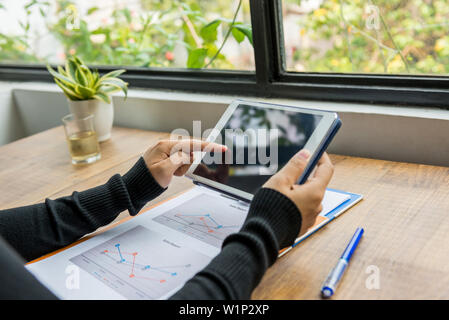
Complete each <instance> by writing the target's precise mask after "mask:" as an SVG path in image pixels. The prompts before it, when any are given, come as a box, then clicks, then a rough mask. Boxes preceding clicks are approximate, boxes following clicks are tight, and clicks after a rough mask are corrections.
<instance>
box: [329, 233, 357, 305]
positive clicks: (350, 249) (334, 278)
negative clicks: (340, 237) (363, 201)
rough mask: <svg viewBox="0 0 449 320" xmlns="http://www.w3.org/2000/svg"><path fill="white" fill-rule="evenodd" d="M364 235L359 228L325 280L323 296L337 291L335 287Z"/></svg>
mask: <svg viewBox="0 0 449 320" xmlns="http://www.w3.org/2000/svg"><path fill="white" fill-rule="evenodd" d="M362 235H363V228H357V230H356V231H355V233H354V235H353V236H352V239H351V241H350V242H349V244H348V246H347V247H346V249H345V251H344V252H343V254H342V255H341V257H340V260H338V262H337V265H336V266H335V268H333V269H332V271H331V272H330V273H329V275H328V276H327V279H326V281H324V284H323V287H322V288H321V296H322V297H323V298H330V297H332V295H333V294H334V293H335V289H336V288H337V286H338V283H339V282H340V279H341V277H342V276H343V273H344V272H345V270H346V267H347V266H348V263H349V260H351V256H352V254H353V253H354V251H355V248H357V245H358V244H359V241H360V238H362Z"/></svg>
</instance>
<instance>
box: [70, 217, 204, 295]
mask: <svg viewBox="0 0 449 320" xmlns="http://www.w3.org/2000/svg"><path fill="white" fill-rule="evenodd" d="M70 261H71V262H72V263H74V264H76V265H78V266H79V267H80V268H81V269H83V270H84V271H86V272H87V273H89V274H90V275H92V276H93V277H95V279H97V280H98V281H101V282H103V283H104V284H105V285H107V286H109V287H110V288H111V289H112V290H114V291H116V292H117V293H118V294H120V295H121V296H123V297H125V298H128V299H159V298H161V297H163V296H164V295H166V294H168V293H169V292H170V291H172V290H174V289H175V288H177V287H179V286H180V285H181V284H183V283H184V282H186V281H187V280H188V279H190V278H191V277H192V276H193V275H194V274H195V273H196V272H198V271H199V270H201V269H202V268H204V267H205V266H206V265H207V263H209V261H210V257H208V256H206V255H204V254H202V253H200V252H198V251H196V250H194V249H192V248H189V247H185V246H183V245H181V244H178V243H175V242H173V241H171V240H169V239H167V237H166V236H165V235H162V234H160V233H158V232H154V231H151V230H149V229H147V228H145V227H143V226H140V225H139V226H137V227H134V228H132V229H130V230H128V231H126V232H123V233H121V234H119V235H118V236H116V237H113V238H112V239H110V240H107V241H105V242H103V243H101V244H99V245H97V246H95V247H93V248H91V249H89V250H87V251H85V252H83V253H81V254H79V255H77V256H75V257H73V258H71V259H70Z"/></svg>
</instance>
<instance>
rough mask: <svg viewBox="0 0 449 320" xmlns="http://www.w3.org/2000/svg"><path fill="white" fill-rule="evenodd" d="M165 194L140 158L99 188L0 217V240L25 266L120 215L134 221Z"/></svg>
mask: <svg viewBox="0 0 449 320" xmlns="http://www.w3.org/2000/svg"><path fill="white" fill-rule="evenodd" d="M164 190H165V189H164V188H162V187H161V186H160V185H159V184H158V183H157V181H156V180H154V178H153V176H152V175H151V173H150V171H149V170H148V168H147V167H146V165H145V161H144V160H143V158H140V159H139V160H138V161H137V163H136V164H135V165H134V166H133V167H132V168H131V169H130V170H129V171H128V172H127V173H126V174H125V175H123V176H120V175H119V174H116V175H114V176H113V177H111V178H110V179H109V181H108V182H107V183H105V184H104V185H101V186H98V187H95V188H92V189H88V190H86V191H82V192H74V193H73V194H72V195H71V196H67V197H63V198H58V199H55V200H50V199H46V200H45V202H44V203H39V204H35V205H31V206H26V207H20V208H13V209H7V210H3V211H0V235H1V236H2V237H3V239H4V240H5V241H6V242H7V243H9V245H10V246H11V247H12V249H14V250H16V251H17V252H18V253H19V254H20V255H21V256H22V257H23V258H24V259H25V260H28V261H29V260H33V259H35V258H38V257H40V256H42V255H44V254H46V253H49V252H51V251H54V250H56V249H59V248H61V247H64V246H66V245H68V244H70V243H72V242H74V241H76V240H77V239H79V238H81V237H82V236H84V235H86V234H88V233H91V232H93V231H95V230H96V229H98V228H99V227H102V226H104V225H107V224H109V223H110V222H112V221H113V220H114V219H115V218H116V217H117V216H118V214H119V213H120V212H122V211H124V210H129V213H130V214H131V215H136V214H137V213H138V212H139V211H140V209H141V208H142V207H143V206H144V205H145V204H146V203H147V202H148V201H150V200H152V199H154V198H155V197H157V196H158V195H159V194H161V193H162V192H163V191H164Z"/></svg>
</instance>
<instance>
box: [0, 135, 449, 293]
mask: <svg viewBox="0 0 449 320" xmlns="http://www.w3.org/2000/svg"><path fill="white" fill-rule="evenodd" d="M167 137H168V134H167V133H157V132H149V131H143V130H137V129H127V128H114V129H113V135H112V138H111V139H110V140H109V141H107V142H104V143H102V144H101V153H102V159H101V160H100V161H98V162H96V163H94V164H91V165H82V166H74V165H72V164H71V162H70V155H69V153H68V149H67V144H66V141H65V137H64V132H63V129H62V127H57V128H54V129H50V130H47V131H45V132H42V133H39V134H36V135H33V136H31V137H28V138H25V139H21V140H18V141H16V142H13V143H11V144H8V145H5V146H2V147H0V209H6V208H11V207H16V206H23V205H27V204H33V203H37V202H40V201H43V200H44V199H45V198H47V197H48V198H56V197H59V196H64V195H68V194H71V193H72V192H73V191H75V190H77V191H80V190H84V189H87V188H90V187H94V186H97V185H99V184H102V183H104V182H106V181H107V180H108V179H109V178H110V177H111V176H112V175H114V174H115V173H120V174H123V173H125V172H126V171H127V170H128V169H129V168H130V167H131V166H132V165H133V164H134V162H135V161H136V160H137V159H138V157H139V156H140V155H141V154H142V153H143V152H144V151H145V150H146V149H147V148H148V147H149V146H151V145H152V144H153V143H155V142H156V141H158V140H160V139H164V138H167ZM331 159H332V161H333V163H334V164H335V173H334V177H333V179H332V181H331V183H330V187H331V188H336V189H341V190H346V191H349V192H354V193H360V194H362V195H363V196H364V200H363V201H362V202H360V203H359V204H358V205H356V206H355V207H354V208H352V209H350V210H349V211H348V212H346V213H344V214H343V215H342V216H340V217H339V218H337V219H336V220H335V221H333V222H332V223H330V224H329V225H327V226H326V227H324V228H323V229H321V230H320V231H318V232H317V233H316V234H314V235H313V236H311V237H310V238H309V239H307V240H306V241H305V242H303V243H302V244H301V245H299V246H297V247H296V248H295V249H294V250H292V251H290V252H289V253H288V254H287V255H285V256H284V257H282V258H281V259H279V260H278V261H277V262H276V264H275V265H274V266H273V267H272V268H270V269H269V270H268V272H267V274H266V275H265V277H264V278H263V280H262V282H261V284H260V285H259V286H258V288H257V289H256V290H255V291H254V293H253V298H254V299H319V291H320V287H321V284H322V283H323V281H324V279H325V278H326V276H327V274H328V272H329V271H330V269H331V268H332V267H333V266H334V265H335V263H336V261H337V260H338V258H339V256H340V254H341V252H342V251H343V250H344V248H345V246H346V245H347V243H348V241H349V239H350V238H351V236H352V234H353V233H354V231H355V229H356V228H357V227H359V226H361V227H363V228H365V234H364V236H363V238H362V240H361V242H360V244H359V247H358V248H357V250H356V252H355V254H354V256H353V258H352V260H351V263H350V265H349V267H348V270H347V272H346V273H345V275H344V278H343V280H342V282H341V284H340V286H339V288H338V290H337V293H336V294H335V296H334V299H439V298H443V299H449V168H448V167H434V166H427V165H417V164H408V163H399V162H390V161H382V160H373V159H364V158H355V157H347V156H340V155H331ZM448 165H449V160H448ZM191 186H192V184H191V182H190V181H189V180H188V179H186V178H175V179H174V181H173V183H172V184H171V185H170V187H169V190H167V191H166V192H165V193H164V194H163V195H161V196H160V197H158V198H157V199H155V200H153V201H152V202H151V203H149V205H151V204H154V203H156V202H158V201H161V200H162V199H164V198H167V197H170V196H173V195H174V194H176V193H178V192H181V191H183V190H185V189H186V188H189V187H191ZM126 215H127V213H126V212H124V213H123V214H121V215H120V216H119V218H118V219H121V218H123V217H124V216H126ZM236 263H237V262H236ZM376 277H377V278H376Z"/></svg>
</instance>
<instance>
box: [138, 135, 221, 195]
mask: <svg viewBox="0 0 449 320" xmlns="http://www.w3.org/2000/svg"><path fill="white" fill-rule="evenodd" d="M226 149H227V148H226V146H224V145H221V144H217V143H212V142H206V141H201V140H195V139H185V140H161V141H159V142H157V143H156V144H155V145H154V146H152V147H150V148H149V149H148V150H147V151H146V152H145V154H144V155H143V159H144V160H145V164H146V165H147V167H148V169H149V170H150V172H151V174H152V175H153V177H154V179H155V180H156V181H157V182H158V183H159V185H160V186H161V187H163V188H166V187H167V186H168V185H169V184H170V181H171V179H172V177H173V175H175V176H182V175H184V174H185V173H186V172H187V170H189V168H190V165H191V164H192V163H193V152H194V151H205V152H211V151H213V152H225V151H226Z"/></svg>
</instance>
